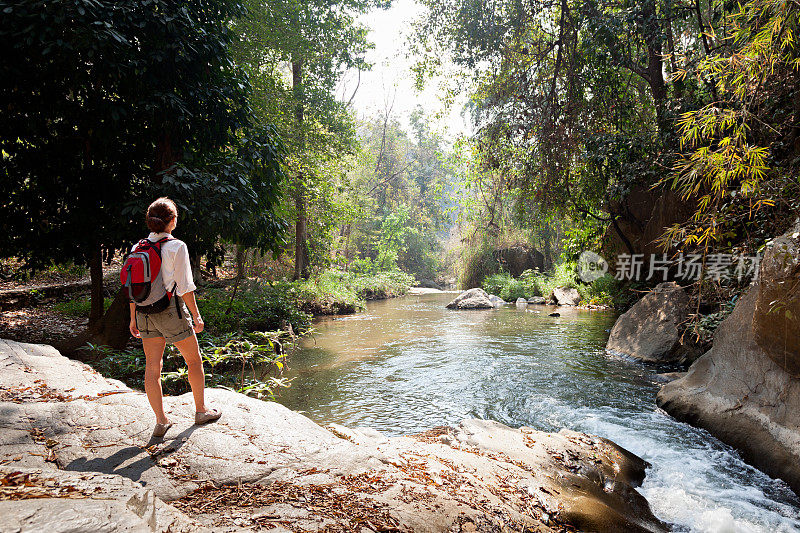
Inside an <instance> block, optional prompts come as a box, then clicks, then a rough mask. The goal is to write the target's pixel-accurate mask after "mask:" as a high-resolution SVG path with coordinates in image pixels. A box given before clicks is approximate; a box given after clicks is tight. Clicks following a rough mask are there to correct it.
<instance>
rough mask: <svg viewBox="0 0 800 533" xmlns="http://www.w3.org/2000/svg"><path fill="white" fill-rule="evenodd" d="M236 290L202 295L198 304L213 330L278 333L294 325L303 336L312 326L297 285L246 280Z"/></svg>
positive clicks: (230, 288) (206, 292)
mask: <svg viewBox="0 0 800 533" xmlns="http://www.w3.org/2000/svg"><path fill="white" fill-rule="evenodd" d="M234 290H235V288H234V287H226V288H224V289H206V290H204V291H203V292H202V294H198V296H197V299H198V305H199V306H200V308H201V309H202V310H203V317H204V319H205V322H206V324H207V325H206V327H207V328H208V329H209V331H211V332H214V333H218V334H224V333H231V332H237V331H247V332H254V331H274V330H278V329H284V328H285V326H286V324H291V326H292V329H293V330H294V331H295V332H297V333H301V332H304V331H307V330H308V329H309V327H310V326H311V317H310V316H309V315H308V314H307V313H304V312H303V311H301V310H300V302H299V299H298V295H297V289H296V286H295V284H292V283H288V282H285V281H276V282H260V281H259V282H256V281H246V282H243V286H242V287H239V288H238V290H237V292H236V294H235V295H234V294H233V291H234Z"/></svg>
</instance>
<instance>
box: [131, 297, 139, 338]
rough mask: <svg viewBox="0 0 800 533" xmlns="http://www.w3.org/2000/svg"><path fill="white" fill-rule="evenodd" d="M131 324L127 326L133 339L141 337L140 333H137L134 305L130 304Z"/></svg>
mask: <svg viewBox="0 0 800 533" xmlns="http://www.w3.org/2000/svg"><path fill="white" fill-rule="evenodd" d="M130 305H131V323H130V324H129V325H128V329H129V330H131V335H133V336H134V337H137V338H138V337H141V335H142V334H141V333H139V328H138V327H136V304H135V303H133V302H131V304H130Z"/></svg>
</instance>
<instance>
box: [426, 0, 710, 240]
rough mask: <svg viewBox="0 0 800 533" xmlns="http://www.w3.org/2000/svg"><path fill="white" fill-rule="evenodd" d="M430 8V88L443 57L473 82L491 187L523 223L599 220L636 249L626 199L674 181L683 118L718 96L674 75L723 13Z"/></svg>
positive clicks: (579, 7)
mask: <svg viewBox="0 0 800 533" xmlns="http://www.w3.org/2000/svg"><path fill="white" fill-rule="evenodd" d="M425 4H426V6H428V7H429V9H430V14H429V16H428V17H427V19H425V20H424V21H423V22H422V23H421V25H420V26H419V28H418V32H417V37H416V46H417V50H418V51H419V52H420V53H422V54H423V55H424V59H423V60H422V61H421V62H420V64H419V65H418V73H419V76H420V80H421V81H422V80H424V78H425V77H426V76H427V75H428V74H430V73H435V72H436V71H437V69H438V67H439V65H440V63H441V59H439V57H441V55H442V53H444V54H446V57H449V58H450V60H452V61H453V62H454V63H455V64H456V65H457V66H460V67H462V68H463V70H464V71H465V72H467V76H468V77H469V78H470V80H469V81H470V82H471V85H472V101H473V108H472V110H473V116H474V119H475V122H476V125H477V131H478V132H477V134H476V135H475V138H474V142H475V144H476V146H477V149H478V151H477V157H478V159H479V163H480V165H481V166H482V167H484V168H485V169H486V171H487V172H485V173H484V174H483V176H484V178H485V179H493V180H494V179H496V180H500V181H499V183H498V184H497V185H496V186H494V187H493V190H495V191H499V190H501V189H505V190H506V191H514V192H515V195H514V196H515V199H516V201H517V202H518V211H519V212H520V213H524V212H525V211H526V210H527V212H528V213H530V214H543V215H545V216H550V215H557V216H560V217H574V218H576V219H584V218H586V217H589V218H592V219H593V220H599V221H602V222H603V223H604V224H606V225H611V226H612V227H613V228H614V229H615V230H616V231H617V233H618V234H619V237H620V239H621V240H623V241H627V242H628V244H630V242H629V240H628V239H627V237H626V236H625V235H624V233H623V232H622V231H620V229H619V225H618V224H617V222H618V221H621V220H624V221H626V222H630V223H633V224H635V223H636V221H634V220H632V219H631V216H630V213H629V212H628V211H627V209H625V208H624V206H625V202H624V201H623V200H624V198H625V197H626V195H627V194H628V192H629V191H631V190H633V189H635V188H638V189H643V190H645V191H646V190H648V189H649V188H650V187H651V186H653V185H654V184H657V183H658V182H659V181H660V179H661V178H662V177H663V176H664V175H666V174H668V173H669V168H670V167H671V165H672V162H673V161H674V158H675V152H677V150H678V145H677V144H678V143H677V141H676V138H675V134H674V120H673V119H674V116H675V112H676V111H677V110H680V109H681V108H685V107H687V106H689V107H690V106H693V105H695V104H696V103H697V102H704V101H707V99H708V98H709V97H713V94H714V86H713V84H711V83H708V80H707V79H705V80H704V79H698V80H696V82H690V83H685V82H682V81H681V82H680V83H678V84H674V83H673V81H674V77H673V76H672V74H674V73H675V72H677V71H678V70H679V69H681V68H685V67H686V66H687V65H691V64H693V63H694V62H696V61H698V60H699V59H701V58H702V56H703V55H704V54H707V53H708V51H709V49H710V48H709V47H710V46H712V45H713V44H714V40H713V36H711V35H708V34H710V33H712V27H711V25H710V22H712V23H713V24H714V25H715V28H718V27H720V26H721V25H722V21H721V18H720V17H719V16H718V15H719V10H720V9H721V5H720V4H716V3H714V4H710V7H709V10H708V11H703V10H702V9H700V8H698V5H699V4H697V3H690V4H682V3H678V2H674V1H673V0H645V1H643V2H634V1H627V0H626V1H623V2H606V1H600V2H588V3H586V2H575V1H572V0H536V1H534V2H528V3H519V2H513V1H507V2H499V3H497V2H495V3H491V4H490V3H486V2H483V1H481V0H478V1H474V0H445V1H442V2H440V1H436V2H433V1H430V2H425ZM676 33H677V34H678V35H683V36H689V35H699V38H698V39H691V38H689V37H684V38H682V39H675V37H674V35H675V34H676ZM704 45H705V46H704ZM437 55H438V56H439V57H437ZM679 81H680V80H679ZM617 153H618V154H620V157H619V158H616V156H615V155H614V154H617ZM614 163H620V166H618V167H614V168H613V172H609V171H608V170H609V169H611V168H612V166H613V164H614ZM648 169H649V170H648ZM643 170H645V171H644V172H643ZM489 215H490V216H491V210H490V211H489ZM525 218H532V217H525Z"/></svg>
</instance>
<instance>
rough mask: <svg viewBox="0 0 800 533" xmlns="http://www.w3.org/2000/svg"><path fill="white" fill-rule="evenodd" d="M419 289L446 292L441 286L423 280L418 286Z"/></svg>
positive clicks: (428, 280) (431, 281) (429, 280)
mask: <svg viewBox="0 0 800 533" xmlns="http://www.w3.org/2000/svg"><path fill="white" fill-rule="evenodd" d="M417 287H422V288H423V289H436V290H438V291H442V290H444V289H443V288H442V286H441V285H439V284H438V283H436V282H435V281H433V280H431V279H421V280H419V283H418V284H417Z"/></svg>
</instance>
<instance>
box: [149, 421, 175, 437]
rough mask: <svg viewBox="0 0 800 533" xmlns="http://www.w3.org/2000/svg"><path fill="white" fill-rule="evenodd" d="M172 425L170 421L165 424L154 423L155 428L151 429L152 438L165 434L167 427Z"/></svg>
mask: <svg viewBox="0 0 800 533" xmlns="http://www.w3.org/2000/svg"><path fill="white" fill-rule="evenodd" d="M171 427H172V422H167V423H166V424H156V428H155V429H154V430H153V438H155V439H160V438H162V437H163V436H164V435H166V434H167V431H168V430H169V428H171Z"/></svg>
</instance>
